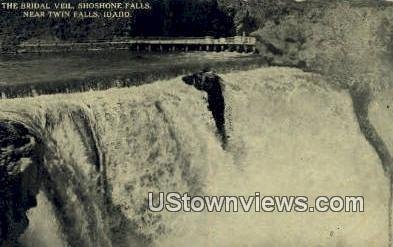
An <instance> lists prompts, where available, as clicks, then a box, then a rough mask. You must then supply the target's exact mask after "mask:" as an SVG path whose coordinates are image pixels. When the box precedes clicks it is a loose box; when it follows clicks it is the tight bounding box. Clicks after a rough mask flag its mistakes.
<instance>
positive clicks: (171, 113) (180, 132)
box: [0, 68, 388, 246]
mask: <svg viewBox="0 0 393 247" xmlns="http://www.w3.org/2000/svg"><path fill="white" fill-rule="evenodd" d="M223 79H224V83H225V92H224V96H225V97H224V98H225V101H226V108H227V112H226V117H227V119H226V121H227V126H226V127H227V129H228V134H229V143H228V147H227V150H225V151H224V150H223V149H222V147H221V144H220V139H219V138H218V137H217V136H216V130H215V125H214V121H213V119H212V117H211V113H210V112H209V111H208V110H207V105H206V102H205V100H204V98H205V97H206V95H204V94H203V93H202V92H200V91H197V90H195V89H194V88H193V87H192V86H188V85H185V84H184V83H183V82H182V81H181V79H180V78H177V79H174V80H170V81H159V82H156V83H154V84H151V85H145V86H141V87H135V88H128V89H111V90H107V91H102V92H88V93H80V94H71V95H52V96H41V97H36V98H25V99H14V100H3V101H0V107H1V109H2V110H1V111H0V118H1V119H11V120H15V121H19V122H22V123H24V124H25V125H26V126H28V127H29V128H31V129H34V130H35V131H36V133H38V135H40V137H41V138H42V139H43V142H44V143H45V145H46V147H47V150H46V153H45V157H44V158H45V164H43V165H44V166H45V168H46V170H47V174H46V175H47V176H46V179H45V183H44V184H45V186H44V188H43V192H42V193H45V196H46V197H47V198H48V200H47V201H45V202H46V203H45V202H44V203H41V204H40V203H39V204H38V207H37V208H34V209H31V210H30V212H29V214H30V215H32V216H31V218H30V219H31V220H32V221H43V222H41V223H37V222H31V224H30V228H29V229H28V230H27V233H26V234H25V235H24V236H23V237H22V238H21V239H22V240H23V241H24V242H25V245H27V246H29V240H28V239H29V237H28V236H29V233H31V232H35V233H36V234H39V233H38V231H39V230H37V229H46V230H47V229H48V228H47V227H46V228H45V227H42V226H43V225H46V226H47V225H48V224H45V223H44V221H45V220H48V219H47V218H46V217H45V216H42V215H41V217H39V216H37V215H39V214H42V213H43V212H44V211H43V210H42V207H44V206H45V205H46V206H45V207H49V206H48V203H47V202H50V204H51V205H50V207H52V209H51V210H53V214H54V215H55V216H56V221H57V222H55V223H53V222H52V223H53V224H54V225H55V226H57V225H59V229H58V232H59V234H57V236H54V237H52V238H48V239H49V240H47V242H51V241H60V242H61V241H63V242H64V245H67V244H69V245H71V246H145V245H153V246H186V245H187V246H244V245H246V244H248V246H310V245H313V246H315V245H318V244H319V245H320V246H332V245H336V246H346V245H347V244H350V245H353V246H383V245H384V244H386V241H387V239H386V237H387V233H386V234H385V232H386V231H387V230H386V229H387V219H386V216H387V210H386V207H387V205H388V204H387V201H388V186H387V180H386V179H385V177H384V175H383V171H382V169H381V166H380V164H379V160H378V156H377V155H376V154H375V152H374V150H373V149H372V147H371V146H370V145H369V144H368V143H367V141H366V140H365V138H364V137H363V136H362V134H361V132H360V131H359V127H358V124H357V120H356V118H355V116H354V114H353V107H352V102H351V99H350V97H349V95H348V94H347V92H345V91H336V90H334V89H332V88H330V87H328V86H326V85H325V84H324V83H323V82H321V83H317V81H318V80H319V79H316V78H314V77H313V76H311V75H309V74H306V73H303V72H301V71H300V70H296V69H287V68H265V69H258V70H253V71H247V72H234V73H231V74H227V75H223ZM159 191H162V192H170V191H177V192H190V193H191V194H194V195H244V196H248V195H254V193H255V192H260V193H261V194H262V195H278V196H280V195H306V196H309V197H311V198H312V197H315V196H317V195H337V194H338V195H341V196H345V195H362V196H364V197H365V203H366V212H365V213H360V214H359V213H358V214H355V213H352V214H337V213H324V214H322V213H309V214H308V213H169V212H161V213H152V212H149V211H148V210H147V208H146V204H147V194H148V192H159ZM39 198H41V200H40V201H41V202H42V201H44V200H46V199H42V198H43V197H42V196H41V197H39ZM40 205H41V209H40ZM42 205H44V206H42ZM49 219H50V218H49ZM52 221H53V220H52ZM53 224H52V226H53ZM49 225H50V224H49ZM40 226H41V227H40ZM34 227H36V229H33V228H34ZM53 228H56V227H53ZM53 231H56V229H54V230H53ZM304 232H308V233H309V234H307V236H306V235H304ZM381 232H382V233H381ZM41 234H43V235H44V234H45V233H44V232H43V233H41ZM30 235H31V234H30ZM63 236H65V237H63ZM36 237H37V236H36ZM59 239H60V240H59ZM295 239H296V240H297V241H298V242H297V243H294V240H295ZM30 243H33V242H30ZM40 244H41V246H45V244H46V245H47V246H53V245H51V243H44V242H41V243H40ZM30 246H33V245H30Z"/></svg>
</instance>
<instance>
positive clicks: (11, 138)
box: [0, 121, 42, 246]
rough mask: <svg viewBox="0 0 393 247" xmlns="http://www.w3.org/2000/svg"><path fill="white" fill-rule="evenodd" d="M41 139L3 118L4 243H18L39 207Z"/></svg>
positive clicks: (0, 192) (0, 226)
mask: <svg viewBox="0 0 393 247" xmlns="http://www.w3.org/2000/svg"><path fill="white" fill-rule="evenodd" d="M39 146H40V145H39V143H37V139H36V138H35V137H34V136H33V135H32V134H31V133H29V130H28V129H27V128H26V127H25V126H23V125H22V124H19V123H17V122H10V121H3V122H0V185H1V186H0V245H1V246H14V245H16V242H17V239H18V238H19V236H20V235H21V234H22V233H23V232H24V231H25V230H26V228H27V226H28V219H27V216H26V211H27V210H28V209H30V208H32V207H35V206H36V204H37V202H36V195H37V194H38V190H39V186H40V184H39V177H40V164H41V163H42V162H41V160H40V159H41V155H40V153H41V152H40V150H39Z"/></svg>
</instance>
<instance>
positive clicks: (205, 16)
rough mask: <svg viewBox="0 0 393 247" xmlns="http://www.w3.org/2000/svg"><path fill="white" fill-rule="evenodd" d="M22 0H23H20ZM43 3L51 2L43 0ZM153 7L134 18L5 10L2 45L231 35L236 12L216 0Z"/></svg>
mask: <svg viewBox="0 0 393 247" xmlns="http://www.w3.org/2000/svg"><path fill="white" fill-rule="evenodd" d="M19 2H21V0H19ZM40 2H52V3H53V1H50V0H42V1H40ZM68 2H71V3H74V4H76V3H79V2H81V1H79V0H69V1H68ZM149 3H150V4H151V6H152V9H151V10H149V11H146V10H135V11H134V13H133V16H132V17H131V18H114V19H108V18H85V19H79V18H73V17H71V18H62V19H54V18H51V19H49V18H42V19H40V18H23V17H22V16H21V15H22V13H21V11H18V12H17V13H16V12H11V11H4V10H2V14H1V15H0V47H1V49H2V50H3V51H4V50H8V49H13V47H15V45H16V44H18V43H20V42H23V41H26V40H32V39H33V40H34V39H37V40H41V41H87V40H114V39H119V38H125V37H135V36H145V37H146V36H215V37H219V36H231V35H234V34H235V24H234V13H231V12H228V11H223V10H221V9H220V7H219V4H218V2H217V0H150V1H149Z"/></svg>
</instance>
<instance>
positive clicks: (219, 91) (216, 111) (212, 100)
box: [183, 71, 228, 148]
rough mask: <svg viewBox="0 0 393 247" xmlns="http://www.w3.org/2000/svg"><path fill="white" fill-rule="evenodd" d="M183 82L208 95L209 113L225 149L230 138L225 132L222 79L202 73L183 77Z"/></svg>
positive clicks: (210, 73)
mask: <svg viewBox="0 0 393 247" xmlns="http://www.w3.org/2000/svg"><path fill="white" fill-rule="evenodd" d="M183 81H184V82H185V83H186V84H188V85H192V86H194V87H195V88H196V89H198V90H201V91H205V92H206V93H207V96H208V98H207V101H208V108H209V111H211V112H212V115H213V119H214V121H215V124H216V127H217V132H218V134H219V135H220V137H221V142H222V145H223V147H224V148H225V146H226V144H227V141H228V137H227V133H226V130H225V99H224V96H223V89H224V88H223V87H224V85H223V84H222V79H221V78H220V77H219V76H218V75H216V74H215V73H213V72H208V71H202V72H199V73H194V74H192V75H188V76H185V77H183Z"/></svg>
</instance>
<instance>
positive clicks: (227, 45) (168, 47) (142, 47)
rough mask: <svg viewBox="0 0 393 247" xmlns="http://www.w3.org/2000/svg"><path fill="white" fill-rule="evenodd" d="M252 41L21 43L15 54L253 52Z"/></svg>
mask: <svg viewBox="0 0 393 247" xmlns="http://www.w3.org/2000/svg"><path fill="white" fill-rule="evenodd" d="M255 46H256V39H255V37H248V36H235V37H226V38H213V37H176V38H173V37H172V38H171V37H149V38H133V39H123V40H118V41H110V42H108V41H101V40H96V41H87V42H42V41H41V42H39V41H38V42H37V41H35V42H29V41H26V42H23V43H21V44H19V45H18V52H21V53H23V52H28V53H39V52H61V51H73V50H75V51H80V50H120V49H123V50H126V49H127V50H133V51H137V52H176V51H184V52H188V51H216V52H220V51H236V52H255V51H256V47H255Z"/></svg>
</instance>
